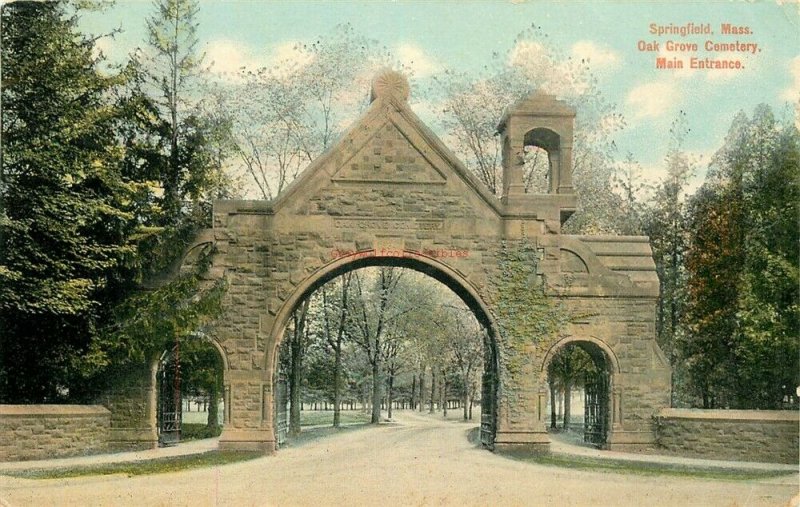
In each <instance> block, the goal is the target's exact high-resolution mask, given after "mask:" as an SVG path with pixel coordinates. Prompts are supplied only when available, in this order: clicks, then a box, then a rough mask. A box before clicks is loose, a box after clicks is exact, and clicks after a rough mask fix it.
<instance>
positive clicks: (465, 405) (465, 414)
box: [462, 379, 469, 421]
mask: <svg viewBox="0 0 800 507" xmlns="http://www.w3.org/2000/svg"><path fill="white" fill-rule="evenodd" d="M468 385H469V384H467V379H464V399H463V400H462V402H463V403H464V420H465V421H466V420H467V419H468V417H467V416H468V415H469V414H467V410H468V407H467V405H469V387H467V386H468Z"/></svg>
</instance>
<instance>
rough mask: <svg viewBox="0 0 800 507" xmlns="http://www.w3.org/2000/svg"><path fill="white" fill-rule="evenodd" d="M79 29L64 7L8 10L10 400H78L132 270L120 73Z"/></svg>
mask: <svg viewBox="0 0 800 507" xmlns="http://www.w3.org/2000/svg"><path fill="white" fill-rule="evenodd" d="M75 25H76V17H75V16H74V14H70V12H69V7H68V6H67V5H65V3H64V2H14V3H9V4H6V5H4V6H3V8H2V69H3V87H2V110H3V117H2V143H3V145H2V164H1V166H2V187H0V198H1V199H2V209H0V329H1V330H2V341H1V342H0V358H2V363H1V364H0V399H1V400H2V402H15V403H21V402H45V401H55V400H60V399H70V400H74V399H78V398H79V397H80V392H79V390H80V389H79V388H78V386H79V384H80V383H79V382H77V380H78V379H79V378H80V377H81V373H82V370H81V360H80V358H81V356H82V355H83V354H85V353H86V351H87V350H88V346H89V343H90V341H91V339H92V337H93V336H94V335H95V333H96V330H97V327H98V325H100V324H102V323H103V322H104V321H105V320H106V319H107V317H108V308H109V304H108V303H109V302H113V301H116V300H118V299H119V297H120V295H121V293H122V292H123V291H124V290H125V289H126V287H128V286H129V284H130V281H131V277H132V270H131V269H130V267H131V262H130V261H131V260H132V257H133V255H134V252H135V249H134V248H133V247H132V246H131V244H130V243H129V238H130V235H131V234H132V233H133V232H134V227H135V222H134V221H133V220H131V218H132V214H131V213H130V209H129V202H130V201H131V197H132V192H133V190H134V187H133V186H131V185H130V184H128V183H126V182H125V181H124V180H123V178H122V176H121V164H120V162H121V154H122V150H121V149H120V147H119V146H118V145H117V144H116V139H117V137H116V136H115V131H116V128H117V126H118V124H119V122H120V116H119V113H120V111H119V110H118V109H117V108H116V107H114V105H113V104H112V103H110V102H109V92H110V91H111V90H112V88H113V87H114V86H115V85H116V84H117V83H116V78H112V77H104V76H102V75H100V74H99V73H98V72H97V68H96V67H97V61H96V60H95V59H94V58H93V56H92V47H93V41H92V40H90V39H86V38H84V37H82V36H80V35H79V34H78V32H77V31H76V27H75Z"/></svg>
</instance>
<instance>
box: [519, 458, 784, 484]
mask: <svg viewBox="0 0 800 507" xmlns="http://www.w3.org/2000/svg"><path fill="white" fill-rule="evenodd" d="M506 455H507V456H509V457H511V458H513V459H517V460H520V461H524V462H528V463H536V464H539V465H550V466H557V467H563V468H574V469H578V470H587V471H593V472H611V473H619V474H632V475H649V476H677V477H697V478H699V479H723V480H732V481H748V480H754V479H766V478H771V477H781V476H786V475H791V474H792V473H794V472H789V473H787V472H782V471H773V470H755V469H752V470H739V469H733V468H711V467H700V466H694V465H674V464H668V463H646V462H632V461H624V460H614V459H599V458H590V457H584V456H567V455H563V454H521V453H507V454H506Z"/></svg>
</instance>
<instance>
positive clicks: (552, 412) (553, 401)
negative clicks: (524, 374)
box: [548, 379, 556, 429]
mask: <svg viewBox="0 0 800 507" xmlns="http://www.w3.org/2000/svg"><path fill="white" fill-rule="evenodd" d="M548 384H550V428H552V429H556V383H555V382H554V381H553V380H552V379H551V380H550V381H549V382H548Z"/></svg>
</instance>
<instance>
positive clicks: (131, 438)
mask: <svg viewBox="0 0 800 507" xmlns="http://www.w3.org/2000/svg"><path fill="white" fill-rule="evenodd" d="M157 371H158V361H157V360H154V361H151V362H150V363H149V364H140V365H129V366H126V367H120V368H116V369H114V370H113V372H111V373H110V374H109V379H110V380H111V383H110V385H109V387H108V389H107V390H106V392H105V393H104V394H103V396H102V400H101V401H102V403H103V405H105V407H106V408H108V410H109V411H110V412H111V428H110V434H109V442H108V446H109V449H111V450H112V451H136V450H144V449H154V448H156V447H157V446H158V431H157V429H156V403H157V393H156V372H157Z"/></svg>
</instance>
